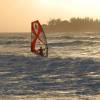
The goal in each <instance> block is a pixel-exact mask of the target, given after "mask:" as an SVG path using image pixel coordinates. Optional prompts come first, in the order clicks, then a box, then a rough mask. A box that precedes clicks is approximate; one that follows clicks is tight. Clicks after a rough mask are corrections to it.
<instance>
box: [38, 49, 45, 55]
mask: <svg viewBox="0 0 100 100" xmlns="http://www.w3.org/2000/svg"><path fill="white" fill-rule="evenodd" d="M38 54H39V55H40V56H44V54H43V49H42V47H40V48H39V49H38Z"/></svg>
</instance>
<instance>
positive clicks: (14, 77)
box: [0, 33, 100, 100]
mask: <svg viewBox="0 0 100 100" xmlns="http://www.w3.org/2000/svg"><path fill="white" fill-rule="evenodd" d="M30 41H31V38H30V33H0V95H38V96H39V95H40V96H43V97H44V96H45V97H48V96H56V97H68V96H93V95H99V94H100V33H51V34H47V41H48V46H49V56H48V58H45V57H38V56H36V55H34V54H33V53H31V51H30ZM73 100H74V99H73Z"/></svg>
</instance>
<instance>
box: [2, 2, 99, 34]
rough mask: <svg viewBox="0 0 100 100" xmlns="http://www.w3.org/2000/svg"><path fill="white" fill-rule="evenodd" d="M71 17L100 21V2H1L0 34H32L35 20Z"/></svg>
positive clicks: (43, 20) (44, 20) (42, 22)
mask: <svg viewBox="0 0 100 100" xmlns="http://www.w3.org/2000/svg"><path fill="white" fill-rule="evenodd" d="M71 17H81V18H84V17H90V18H94V19H96V18H98V19H100V0H0V32H30V31H31V22H32V21H34V20H39V21H40V23H41V24H44V23H47V22H48V21H49V20H50V19H53V18H55V19H57V18H60V19H62V20H66V19H70V18H71Z"/></svg>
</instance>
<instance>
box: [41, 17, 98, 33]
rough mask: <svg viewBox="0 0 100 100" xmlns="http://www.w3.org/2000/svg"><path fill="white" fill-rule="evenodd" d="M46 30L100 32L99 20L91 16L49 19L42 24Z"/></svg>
mask: <svg viewBox="0 0 100 100" xmlns="http://www.w3.org/2000/svg"><path fill="white" fill-rule="evenodd" d="M43 27H44V29H45V31H46V32H100V20H99V19H93V18H89V17H86V18H79V17H77V18H75V17H73V18H71V19H70V20H61V19H51V20H49V22H48V23H47V24H43Z"/></svg>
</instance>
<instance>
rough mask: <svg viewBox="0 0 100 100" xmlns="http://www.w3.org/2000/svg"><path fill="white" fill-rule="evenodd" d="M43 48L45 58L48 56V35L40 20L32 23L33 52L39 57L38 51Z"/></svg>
mask: <svg viewBox="0 0 100 100" xmlns="http://www.w3.org/2000/svg"><path fill="white" fill-rule="evenodd" d="M40 48H42V50H43V56H45V57H47V56H48V44H47V39H46V35H45V33H44V31H43V28H42V26H41V24H40V23H39V21H38V20H36V21H34V22H32V23H31V52H33V53H35V54H37V55H39V53H38V50H39V49H40Z"/></svg>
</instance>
